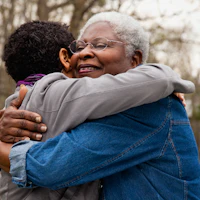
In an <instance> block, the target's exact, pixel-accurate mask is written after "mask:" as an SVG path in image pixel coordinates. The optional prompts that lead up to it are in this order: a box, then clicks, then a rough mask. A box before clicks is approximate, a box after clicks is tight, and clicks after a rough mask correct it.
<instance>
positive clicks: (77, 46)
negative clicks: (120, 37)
mask: <svg viewBox="0 0 200 200" xmlns="http://www.w3.org/2000/svg"><path fill="white" fill-rule="evenodd" d="M112 43H117V44H122V45H123V44H125V43H123V42H121V41H116V40H108V39H107V38H103V37H98V38H95V39H94V40H92V41H91V42H87V43H86V42H84V41H82V40H74V41H73V42H72V43H71V44H70V45H69V49H70V51H71V52H72V53H73V54H74V53H79V52H81V51H82V50H83V49H85V47H86V46H87V45H90V48H92V49H94V50H95V51H102V50H104V49H106V48H107V47H108V46H109V45H111V44H112Z"/></svg>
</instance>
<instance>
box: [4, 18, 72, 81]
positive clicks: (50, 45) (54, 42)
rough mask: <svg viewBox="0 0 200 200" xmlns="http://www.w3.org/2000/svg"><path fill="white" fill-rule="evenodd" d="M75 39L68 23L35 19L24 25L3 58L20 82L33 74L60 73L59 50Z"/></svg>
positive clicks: (11, 41) (9, 72) (15, 35)
mask: <svg viewBox="0 0 200 200" xmlns="http://www.w3.org/2000/svg"><path fill="white" fill-rule="evenodd" d="M73 40H74V37H73V35H72V34H71V33H70V32H69V31H68V26H67V25H66V24H61V23H58V22H49V21H32V22H28V23H25V24H23V25H21V26H20V27H19V28H18V29H17V30H16V31H15V32H14V33H13V34H11V36H10V37H9V39H8V42H7V44H6V45H5V47H4V53H3V61H5V65H6V70H7V72H8V74H9V75H10V76H11V77H12V78H13V79H14V80H15V81H16V82H17V81H19V80H23V79H25V78H26V77H27V76H29V75H31V74H38V73H42V74H49V73H52V72H60V71H61V69H62V65H61V62H60V60H59V50H60V49H61V48H66V49H67V50H68V53H69V56H71V52H70V50H69V48H68V46H69V44H70V43H71V42H72V41H73Z"/></svg>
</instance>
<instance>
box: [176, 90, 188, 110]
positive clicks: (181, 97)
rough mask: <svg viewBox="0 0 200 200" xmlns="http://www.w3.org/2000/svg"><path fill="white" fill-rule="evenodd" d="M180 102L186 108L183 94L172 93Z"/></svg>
mask: <svg viewBox="0 0 200 200" xmlns="http://www.w3.org/2000/svg"><path fill="white" fill-rule="evenodd" d="M174 94H175V95H176V96H177V97H178V98H179V99H180V100H181V101H182V104H183V106H184V107H186V101H185V94H183V93H174Z"/></svg>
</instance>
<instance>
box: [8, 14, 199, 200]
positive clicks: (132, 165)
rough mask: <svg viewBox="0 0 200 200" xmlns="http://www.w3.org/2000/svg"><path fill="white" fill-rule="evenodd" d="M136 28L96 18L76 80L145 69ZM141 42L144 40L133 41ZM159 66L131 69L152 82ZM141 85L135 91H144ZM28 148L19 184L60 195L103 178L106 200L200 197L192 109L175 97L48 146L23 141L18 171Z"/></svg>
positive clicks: (86, 34) (123, 20) (78, 49)
mask: <svg viewBox="0 0 200 200" xmlns="http://www.w3.org/2000/svg"><path fill="white" fill-rule="evenodd" d="M131 23H134V27H136V28H135V29H139V28H138V26H137V24H136V23H135V21H134V22H133V19H132V18H130V17H128V16H126V15H121V14H117V13H101V14H98V15H95V16H94V17H92V18H91V19H90V20H89V21H88V23H87V24H86V25H85V28H83V31H82V32H81V34H80V37H79V39H80V40H78V41H75V42H73V43H72V44H71V45H70V49H71V51H72V52H73V53H74V56H73V57H72V59H71V64H72V66H73V67H74V68H75V70H76V74H77V77H83V76H85V75H87V76H91V77H98V76H100V75H102V74H104V73H111V74H113V75H115V74H118V73H120V72H125V71H127V70H128V69H131V68H134V67H136V66H138V65H139V64H141V61H142V60H143V59H144V60H145V51H144V50H143V49H142V46H143V45H144V44H142V43H140V37H139V35H138V34H137V31H134V30H132V26H131V25H130V24H131ZM134 37H136V38H139V39H137V40H135V41H134V40H132V38H134ZM130 46H131V48H130ZM142 53H143V54H144V58H143V57H142ZM152 67H153V66H152V65H149V66H148V65H146V66H145V65H144V66H138V67H137V68H135V69H134V70H132V71H137V70H139V69H140V70H142V71H143V72H144V73H145V74H146V75H147V76H150V77H153V76H154V73H152V72H153V71H152V69H153V68H152ZM154 67H155V66H154ZM148 70H149V71H148ZM117 76H119V75H117ZM137 80H138V82H137V83H136V84H137V86H136V88H137V87H139V86H140V82H139V79H137ZM102 84H103V83H102ZM93 87H95V85H94V86H93ZM153 89H155V90H156V88H153ZM140 91H141V90H139V91H138V90H137V89H136V90H135V91H134V92H136V93H137V92H139V93H140ZM108 95H109V94H108ZM122 100H123V99H122ZM90 104H91V106H93V103H92V102H90ZM83 106H84V105H83ZM155 111H157V112H155ZM80 134H82V135H81V136H80ZM188 141H189V142H188ZM27 146H28V147H27ZM30 146H31V148H30ZM22 149H23V150H24V153H25V154H26V152H27V150H28V152H27V154H26V159H27V160H26V170H27V171H26V173H27V179H21V177H17V173H15V169H14V168H13V169H12V170H13V178H14V180H15V182H16V183H18V184H20V185H23V186H27V183H28V186H31V185H32V183H34V184H36V185H39V186H43V187H50V188H53V189H58V188H62V187H68V186H73V185H78V184H82V183H85V182H89V181H92V180H96V179H99V178H102V179H103V190H102V198H103V197H105V199H111V200H113V199H160V198H163V199H184V198H185V199H187V198H188V199H198V197H199V191H198V188H199V186H200V182H199V181H200V166H199V163H198V155H197V147H196V143H195V140H194V136H193V133H192V130H191V127H190V124H189V120H188V118H187V114H186V112H185V109H184V107H183V106H182V104H181V103H180V102H179V101H178V100H177V98H175V97H174V96H168V97H166V98H164V99H161V100H159V101H157V102H155V103H151V104H146V105H143V106H139V107H136V108H132V109H129V110H127V111H124V112H122V113H120V114H116V115H113V116H110V117H106V118H102V119H99V120H96V121H90V122H86V123H84V124H82V125H80V126H78V127H77V128H75V129H74V130H71V131H70V132H69V134H66V133H63V134H61V135H59V136H57V137H56V138H53V139H51V140H47V141H46V142H44V143H38V144H34V143H33V142H32V141H26V142H21V143H18V144H16V145H15V146H14V148H13V149H12V152H13V153H12V152H11V161H12V163H11V167H12V164H13V163H15V162H17V161H18V157H19V155H20V153H16V152H20V151H21V150H22ZM189 151H190V153H188V152H189ZM40 152H42V153H40ZM22 154H23V152H22ZM13 156H14V157H13ZM55 158H56V159H55ZM49 163H51V164H49ZM13 165H14V164H13ZM188 166H190V167H188ZM17 171H18V170H17ZM48 174H51V176H49V175H48ZM23 177H24V175H23ZM25 177H26V176H25ZM19 180H20V181H19ZM24 181H25V182H24Z"/></svg>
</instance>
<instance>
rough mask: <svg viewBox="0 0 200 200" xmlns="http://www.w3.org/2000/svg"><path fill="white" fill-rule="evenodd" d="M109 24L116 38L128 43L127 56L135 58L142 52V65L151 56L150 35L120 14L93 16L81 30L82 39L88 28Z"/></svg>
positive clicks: (111, 13) (133, 21)
mask: <svg viewBox="0 0 200 200" xmlns="http://www.w3.org/2000/svg"><path fill="white" fill-rule="evenodd" d="M102 21H103V22H108V23H109V24H110V26H111V28H112V29H113V31H114V33H115V34H116V36H117V37H118V38H119V39H120V40H121V41H123V42H125V43H126V46H125V50H126V56H128V57H129V56H130V57H131V56H133V55H134V53H135V51H136V50H140V51H142V63H145V62H146V60H147V58H148V54H149V34H148V33H147V32H145V31H144V29H143V28H142V27H141V25H140V24H139V23H138V22H137V21H136V20H135V19H134V18H133V17H131V16H129V15H126V14H122V13H118V12H114V11H112V12H101V13H98V14H95V15H93V16H92V17H91V18H90V19H89V20H88V21H87V22H86V24H85V25H84V26H83V28H82V29H81V30H80V34H79V36H78V39H80V38H81V37H82V35H83V33H84V31H85V30H86V29H87V28H88V26H90V25H92V24H94V23H97V22H102Z"/></svg>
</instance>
